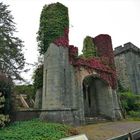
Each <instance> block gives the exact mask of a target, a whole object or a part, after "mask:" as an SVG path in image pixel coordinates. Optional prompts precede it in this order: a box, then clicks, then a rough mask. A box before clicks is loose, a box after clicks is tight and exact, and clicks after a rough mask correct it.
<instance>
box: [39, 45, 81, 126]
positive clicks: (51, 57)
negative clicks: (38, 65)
mask: <svg viewBox="0 0 140 140" xmlns="http://www.w3.org/2000/svg"><path fill="white" fill-rule="evenodd" d="M43 78H44V79H43V97H42V109H45V110H48V112H43V113H41V115H40V118H41V119H43V120H49V121H53V122H54V121H55V122H64V123H70V124H74V123H77V124H78V123H79V122H78V121H79V120H81V118H82V114H80V115H79V112H78V111H77V110H78V109H79V108H80V107H78V105H79V104H81V103H79V102H80V99H79V100H78V99H77V98H79V91H78V89H77V80H76V79H75V78H76V77H75V69H74V68H73V66H72V65H70V64H69V55H68V48H65V47H58V46H56V45H55V44H50V46H49V48H48V50H47V52H46V54H45V55H44V77H43ZM81 110H82V108H81ZM79 116H80V117H79Z"/></svg>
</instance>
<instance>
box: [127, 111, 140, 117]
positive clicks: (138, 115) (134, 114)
mask: <svg viewBox="0 0 140 140" xmlns="http://www.w3.org/2000/svg"><path fill="white" fill-rule="evenodd" d="M128 115H129V116H130V117H133V118H140V111H139V112H138V111H137V112H136V111H129V112H128Z"/></svg>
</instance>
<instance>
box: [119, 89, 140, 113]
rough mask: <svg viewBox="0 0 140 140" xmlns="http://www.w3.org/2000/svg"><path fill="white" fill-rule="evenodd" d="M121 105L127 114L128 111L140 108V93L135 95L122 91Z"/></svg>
mask: <svg viewBox="0 0 140 140" xmlns="http://www.w3.org/2000/svg"><path fill="white" fill-rule="evenodd" d="M120 100H121V103H122V107H123V108H124V109H125V110H126V112H127V114H128V112H130V111H139V110H140V95H135V94H133V93H131V92H129V91H128V92H123V93H121V94H120Z"/></svg>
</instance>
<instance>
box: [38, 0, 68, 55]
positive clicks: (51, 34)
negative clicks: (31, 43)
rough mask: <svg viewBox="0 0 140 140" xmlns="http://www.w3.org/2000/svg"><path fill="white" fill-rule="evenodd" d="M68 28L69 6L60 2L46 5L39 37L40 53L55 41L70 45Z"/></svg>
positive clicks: (59, 43)
mask: <svg viewBox="0 0 140 140" xmlns="http://www.w3.org/2000/svg"><path fill="white" fill-rule="evenodd" d="M68 28H69V18H68V8H67V7H65V6H64V5H62V4H61V3H59V2H57V3H53V4H50V5H45V6H44V7H43V10H42V13H41V17H40V27H39V31H38V37H37V40H38V46H39V52H40V54H44V53H45V52H46V51H47V49H48V47H49V45H50V43H53V42H54V43H56V44H58V45H61V44H65V45H68Z"/></svg>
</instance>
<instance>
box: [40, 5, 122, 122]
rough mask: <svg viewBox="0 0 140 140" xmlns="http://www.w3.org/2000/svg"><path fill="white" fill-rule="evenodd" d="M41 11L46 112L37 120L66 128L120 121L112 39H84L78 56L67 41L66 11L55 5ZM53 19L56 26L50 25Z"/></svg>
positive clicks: (100, 37) (44, 107)
mask: <svg viewBox="0 0 140 140" xmlns="http://www.w3.org/2000/svg"><path fill="white" fill-rule="evenodd" d="M60 7H61V8H60ZM43 10H44V11H42V15H41V20H42V19H45V20H47V21H46V22H45V20H42V22H41V23H40V37H42V38H43V37H44V38H43V39H42V38H41V39H42V40H41V41H40V44H41V45H42V50H45V51H44V53H43V54H44V76H43V78H44V79H43V96H42V109H43V110H47V112H45V111H44V112H42V113H41V115H40V118H41V119H43V120H48V121H53V122H63V123H69V124H84V123H85V120H86V118H92V117H102V118H108V119H112V120H114V119H120V118H122V115H121V110H120V106H119V103H118V99H117V94H116V87H117V83H116V82H117V80H116V70H115V64H114V54H113V49H112V42H111V37H110V36H109V35H106V34H101V35H98V36H96V37H95V38H92V37H89V36H87V37H86V38H85V40H84V45H83V54H82V55H80V56H78V48H77V47H75V46H73V45H69V41H68V40H69V38H68V34H69V28H68V23H67V22H66V21H65V20H67V19H68V11H67V8H66V7H65V6H64V5H62V4H60V3H55V4H51V5H49V6H45V7H44V9H43ZM51 10H53V12H52V13H51ZM59 10H60V11H59ZM64 11H65V12H64ZM50 13H51V14H50ZM43 16H45V18H44V17H43ZM47 16H49V18H48V19H47ZM58 16H59V17H58ZM55 18H56V19H57V20H59V22H55V23H54V24H53V23H49V22H52V21H55ZM64 23H65V25H64ZM57 24H58V25H57ZM49 25H50V26H49ZM42 26H43V27H44V30H42V29H43V27H42ZM52 26H53V27H52ZM49 27H50V28H49ZM51 29H52V30H51ZM45 30H46V31H45ZM48 30H49V31H48ZM58 30H59V32H58ZM47 31H48V32H47ZM57 33H58V34H57ZM54 36H55V37H54ZM48 38H50V39H48ZM47 39H48V40H47ZM47 45H48V46H47Z"/></svg>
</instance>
